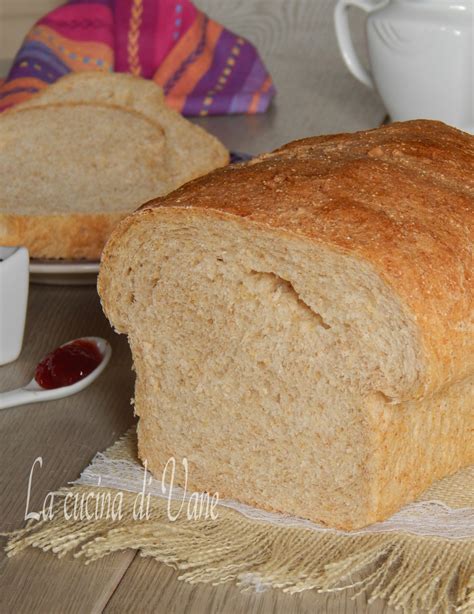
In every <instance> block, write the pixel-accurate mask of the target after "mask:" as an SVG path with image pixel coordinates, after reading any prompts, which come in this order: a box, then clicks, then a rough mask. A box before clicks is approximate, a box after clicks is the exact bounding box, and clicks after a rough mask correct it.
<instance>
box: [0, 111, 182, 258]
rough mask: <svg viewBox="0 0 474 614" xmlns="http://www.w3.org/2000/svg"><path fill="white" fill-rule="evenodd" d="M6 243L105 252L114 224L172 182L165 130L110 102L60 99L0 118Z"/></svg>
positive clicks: (46, 250)
mask: <svg viewBox="0 0 474 614" xmlns="http://www.w3.org/2000/svg"><path fill="white" fill-rule="evenodd" d="M0 149H1V156H0V183H1V185H2V186H3V189H2V194H1V196H0V244H2V245H15V244H21V245H26V246H27V247H28V249H29V250H30V254H31V255H32V256H37V257H42V258H60V257H62V258H89V259H95V258H98V257H99V256H100V252H101V250H102V247H103V245H104V243H105V241H106V239H107V237H108V236H109V234H110V232H111V230H112V228H113V227H114V226H115V224H116V223H117V222H118V221H119V220H120V219H121V218H123V217H124V216H125V215H127V213H129V212H130V211H133V209H135V208H136V207H138V206H139V205H140V204H141V203H143V201H145V200H147V199H150V198H151V197H152V196H156V195H157V194H166V193H167V192H169V191H170V190H171V189H172V188H173V187H175V183H174V181H173V180H172V179H171V176H170V173H169V172H168V169H167V162H168V160H167V158H166V140H165V136H164V132H163V130H162V128H161V127H160V126H159V125H157V124H155V123H154V122H152V121H150V120H149V119H147V118H146V117H144V116H143V115H141V114H139V113H137V112H135V111H130V110H126V109H123V108H120V107H116V106H112V105H98V104H82V103H81V104H64V103H61V104H54V105H48V106H45V107H34V108H28V109H23V110H21V111H15V113H9V114H7V115H5V116H4V117H3V118H2V119H1V120H0Z"/></svg>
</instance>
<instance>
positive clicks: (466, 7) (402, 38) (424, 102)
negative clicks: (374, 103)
mask: <svg viewBox="0 0 474 614" xmlns="http://www.w3.org/2000/svg"><path fill="white" fill-rule="evenodd" d="M351 6H355V7H358V8H360V9H362V10H363V11H365V12H367V13H368V18H367V42H368V50H369V61H370V72H369V71H367V70H366V69H365V68H364V66H363V65H362V64H361V62H360V60H359V58H358V57H357V54H356V52H355V50H354V47H353V44H352V40H351V35H350V31H349V24H348V15H347V11H348V8H349V7H351ZM334 17H335V26H336V34H337V39H338V42H339V47H340V49H341V53H342V56H343V58H344V61H345V63H346V65H347V67H348V68H349V70H350V71H351V73H352V74H353V75H354V76H355V77H356V78H357V79H359V81H362V83H365V85H367V86H368V87H371V88H375V89H377V90H378V92H379V93H380V96H381V97H382V100H383V101H384V103H385V106H386V108H387V111H388V113H389V114H390V118H391V119H392V120H393V121H402V120H406V119H417V118H425V119H439V120H441V121H444V122H446V123H447V124H451V125H453V126H456V127H458V128H461V130H465V131H466V132H472V133H474V40H473V28H474V0H382V1H380V0H338V3H337V5H336V8H335V15H334Z"/></svg>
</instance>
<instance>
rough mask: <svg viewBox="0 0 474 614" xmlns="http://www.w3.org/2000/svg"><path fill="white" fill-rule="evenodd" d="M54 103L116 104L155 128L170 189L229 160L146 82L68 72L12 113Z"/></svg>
mask: <svg viewBox="0 0 474 614" xmlns="http://www.w3.org/2000/svg"><path fill="white" fill-rule="evenodd" d="M57 102H98V103H106V104H113V105H118V106H120V107H124V108H126V109H129V110H134V111H138V112H139V113H142V114H143V115H145V116H146V117H147V118H148V119H150V120H151V121H153V122H155V123H156V124H158V125H159V126H160V127H161V129H162V130H163V133H164V137H165V152H166V163H167V168H168V172H169V173H170V174H171V176H172V179H173V184H174V187H175V188H177V187H178V186H180V185H181V184H183V183H185V182H186V181H190V180H191V179H194V178H195V177H200V176H201V175H205V174H206V173H208V172H209V171H211V170H214V169H215V168H217V167H219V166H223V165H224V164H227V162H228V161H229V153H228V151H227V150H226V149H225V147H224V146H223V145H222V143H221V142H220V141H218V140H217V139H216V138H215V137H214V136H212V135H211V134H209V133H208V132H206V131H205V130H204V129H203V128H201V127H200V126H196V125H195V124H192V123H191V122H190V121H188V120H187V119H185V118H184V117H183V116H182V115H180V114H179V113H178V112H177V111H175V110H174V109H170V108H169V107H168V106H166V104H165V97H164V95H163V90H162V89H161V87H159V86H158V85H157V84H156V83H154V82H153V81H150V80H149V79H142V78H140V77H135V76H133V75H130V74H127V73H109V72H105V71H86V72H79V73H70V74H69V75H66V76H65V77H63V78H62V79H60V80H59V81H56V83H54V84H53V85H50V86H49V87H47V88H46V89H44V90H42V91H41V92H40V93H39V94H38V95H37V96H33V98H30V99H29V100H27V101H26V102H23V103H22V104H20V105H17V106H16V107H14V109H21V108H25V107H27V108H31V107H37V106H44V105H45V104H50V103H53V104H54V103H57ZM155 196H159V194H156V195H155ZM140 204H141V203H140Z"/></svg>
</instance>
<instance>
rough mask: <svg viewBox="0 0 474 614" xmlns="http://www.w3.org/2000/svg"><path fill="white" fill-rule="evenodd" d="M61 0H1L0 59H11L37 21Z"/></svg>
mask: <svg viewBox="0 0 474 614" xmlns="http://www.w3.org/2000/svg"><path fill="white" fill-rule="evenodd" d="M60 4H62V3H61V2H60V1H59V0H0V61H3V62H5V61H6V60H9V59H11V58H12V57H13V56H14V55H15V52H16V50H17V49H18V47H19V46H20V44H21V41H22V40H23V37H24V36H25V34H26V33H27V32H28V30H29V29H30V28H31V26H32V25H33V24H34V23H35V21H36V20H37V19H38V18H39V17H41V15H44V13H46V12H47V11H49V10H51V9H52V8H53V7H55V6H59V5H60Z"/></svg>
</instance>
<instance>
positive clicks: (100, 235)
mask: <svg viewBox="0 0 474 614" xmlns="http://www.w3.org/2000/svg"><path fill="white" fill-rule="evenodd" d="M126 215H127V213H126V212H123V213H114V214H112V213H109V214H71V215H41V216H31V215H12V214H4V213H0V236H1V242H2V245H26V246H27V247H28V251H29V253H30V257H33V258H56V259H58V258H66V259H73V260H79V259H86V260H98V259H99V258H100V254H101V252H102V248H103V247H104V243H105V242H106V240H107V237H108V236H110V234H111V233H112V230H113V229H114V227H115V226H116V225H117V224H118V222H119V221H120V220H121V219H123V218H124V217H125V216H126ZM58 237H60V240H56V241H55V240H54V239H55V238H58Z"/></svg>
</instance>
